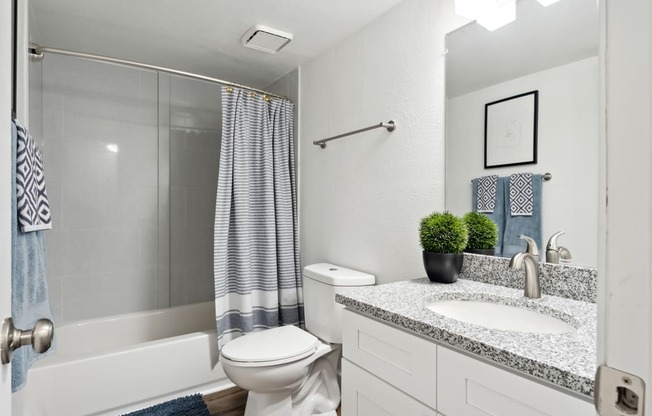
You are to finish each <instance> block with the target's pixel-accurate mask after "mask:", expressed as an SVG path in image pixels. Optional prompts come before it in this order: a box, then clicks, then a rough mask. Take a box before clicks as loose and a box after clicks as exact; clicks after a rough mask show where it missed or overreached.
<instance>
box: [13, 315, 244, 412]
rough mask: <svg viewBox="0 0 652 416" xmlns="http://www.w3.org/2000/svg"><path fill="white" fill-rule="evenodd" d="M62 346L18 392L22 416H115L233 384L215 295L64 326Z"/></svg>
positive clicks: (37, 367) (60, 335)
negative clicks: (220, 346)
mask: <svg viewBox="0 0 652 416" xmlns="http://www.w3.org/2000/svg"><path fill="white" fill-rule="evenodd" d="M55 336H56V337H57V342H58V347H57V351H56V353H55V354H53V355H52V356H51V357H48V358H46V359H43V360H42V361H39V362H37V363H36V364H35V365H34V366H33V367H32V368H31V369H30V371H29V374H28V377H27V385H26V386H25V388H24V389H23V390H21V391H19V392H17V393H15V394H14V395H13V409H14V410H13V414H14V415H21V416H62V415H66V416H90V415H93V416H105V415H106V416H108V415H111V416H115V415H118V414H121V413H125V412H130V411H133V410H136V409H140V408H143V407H147V406H150V405H152V404H155V403H160V402H162V401H166V400H170V399H173V398H176V397H179V396H183V395H187V394H192V393H202V394H204V393H209V392H214V391H218V390H222V389H226V388H229V387H232V386H233V384H232V383H231V382H230V381H229V380H228V378H227V377H226V375H225V374H224V371H223V370H222V366H221V365H220V364H219V363H218V362H217V357H218V353H217V337H216V334H215V306H214V303H213V302H206V303H200V304H195V305H188V306H180V307H175V308H170V309H162V310H156V311H148V312H138V313H131V314H126V315H118V316H112V317H107V318H99V319H90V320H86V321H81V322H76V323H73V324H69V325H65V326H63V327H61V328H57V330H56V332H55Z"/></svg>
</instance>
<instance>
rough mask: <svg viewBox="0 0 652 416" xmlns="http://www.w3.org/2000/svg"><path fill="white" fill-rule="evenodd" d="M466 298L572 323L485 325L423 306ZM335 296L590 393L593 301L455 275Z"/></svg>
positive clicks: (452, 343)
mask: <svg viewBox="0 0 652 416" xmlns="http://www.w3.org/2000/svg"><path fill="white" fill-rule="evenodd" d="M448 299H467V300H485V301H490V302H496V303H502V304H511V305H514V306H522V307H525V308H528V309H533V310H537V311H540V312H542V313H543V314H545V315H551V316H555V317H557V318H560V319H561V320H563V321H565V322H567V323H569V324H571V325H572V326H574V327H575V328H577V329H576V331H574V332H569V333H565V334H532V333H524V332H515V331H504V330H497V329H489V328H485V327H482V326H479V325H474V324H469V323H465V322H460V321H457V320H455V319H452V318H447V317H445V316H443V315H439V314H437V313H435V312H432V311H430V310H429V309H427V308H426V305H427V304H429V303H431V302H433V301H435V300H448ZM336 301H337V302H338V303H341V304H343V305H344V306H346V307H347V308H349V309H352V310H355V311H358V312H361V313H364V314H366V315H370V316H373V317H375V318H377V319H380V320H382V321H386V322H388V323H391V324H394V325H396V326H399V327H402V328H405V329H408V330H410V331H413V332H416V333H418V334H420V335H422V336H425V337H427V338H430V339H432V340H433V341H436V342H438V343H440V344H442V345H449V346H453V347H455V348H458V349H461V350H465V351H468V352H470V353H472V354H475V355H478V356H480V357H482V358H484V359H487V360H489V361H493V362H495V363H498V364H501V365H504V366H507V367H510V368H512V369H515V370H518V371H521V372H523V373H527V374H529V375H531V376H534V377H537V378H540V379H543V380H546V381H548V382H551V383H553V384H556V385H558V386H561V387H564V388H567V389H570V390H572V391H574V392H576V393H580V394H582V395H586V396H593V384H594V377H595V371H596V339H597V338H596V322H597V321H596V305H595V304H594V303H589V302H583V301H578V300H573V299H567V298H562V297H557V296H548V295H542V297H541V299H527V298H525V297H523V290H522V289H521V290H519V289H512V288H507V287H503V286H496V285H492V284H486V283H481V282H477V281H473V280H463V279H460V280H458V281H457V282H455V283H452V284H439V283H431V282H430V281H429V280H428V279H427V278H422V279H415V280H406V281H401V282H396V283H389V284H384V285H379V286H372V287H360V288H353V289H348V290H346V291H344V292H342V293H339V294H337V295H336Z"/></svg>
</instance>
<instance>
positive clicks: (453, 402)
mask: <svg viewBox="0 0 652 416" xmlns="http://www.w3.org/2000/svg"><path fill="white" fill-rule="evenodd" d="M343 317H344V326H343V331H344V332H343V357H344V358H343V360H342V416H405V415H414V416H444V415H446V416H488V415H491V416H515V415H518V416H562V415H563V416H570V415H572V416H595V411H594V409H593V404H592V403H590V402H588V401H583V400H581V399H578V398H576V397H573V396H571V395H568V394H565V393H563V392H561V391H559V390H556V389H554V388H551V387H548V386H545V385H544V384H541V383H538V382H535V381H532V380H530V379H529V378H526V377H522V376H519V375H517V374H515V373H513V372H510V371H507V370H504V369H502V368H499V367H496V366H494V365H491V364H487V363H486V362H484V361H481V360H478V359H475V358H472V357H470V356H467V355H465V354H461V353H459V352H456V351H453V350H451V349H448V348H445V347H442V346H439V345H437V344H436V343H435V342H432V341H429V340H426V339H424V338H421V337H419V336H416V335H413V334H411V333H409V332H407V331H404V330H402V329H400V328H397V327H395V326H393V325H389V324H385V323H382V322H380V321H378V320H375V319H373V318H369V317H366V316H364V315H360V314H358V313H356V312H353V311H351V310H348V309H346V310H345V311H344V316H343ZM437 411H439V412H440V413H437Z"/></svg>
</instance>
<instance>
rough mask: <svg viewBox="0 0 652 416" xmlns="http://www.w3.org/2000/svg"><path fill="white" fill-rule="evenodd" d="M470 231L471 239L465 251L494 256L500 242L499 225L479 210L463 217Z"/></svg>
mask: <svg viewBox="0 0 652 416" xmlns="http://www.w3.org/2000/svg"><path fill="white" fill-rule="evenodd" d="M462 221H464V224H465V225H466V229H467V230H468V232H469V241H468V243H467V244H466V248H465V249H464V251H466V252H467V253H474V254H484V255H486V256H493V255H494V254H495V253H496V244H497V243H498V226H497V225H496V223H495V222H494V221H493V220H492V219H491V218H489V217H488V216H486V215H485V214H482V213H479V212H468V213H466V214H465V215H464V216H463V217H462Z"/></svg>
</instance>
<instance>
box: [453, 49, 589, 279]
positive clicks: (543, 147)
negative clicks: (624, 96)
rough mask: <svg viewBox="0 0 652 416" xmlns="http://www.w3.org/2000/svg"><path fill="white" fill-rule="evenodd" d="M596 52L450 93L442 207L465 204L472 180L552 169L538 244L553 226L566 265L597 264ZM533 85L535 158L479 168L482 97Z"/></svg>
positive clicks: (461, 209)
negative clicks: (565, 251)
mask: <svg viewBox="0 0 652 416" xmlns="http://www.w3.org/2000/svg"><path fill="white" fill-rule="evenodd" d="M598 69H599V68H598V58H597V57H593V58H588V59H583V60H581V61H577V62H574V63H571V64H568V65H563V66H560V67H557V68H553V69H549V70H546V71H542V72H538V73H535V74H531V75H528V76H525V77H521V78H518V79H514V80H511V81H508V82H504V83H501V84H497V85H494V86H491V87H488V88H483V89H481V90H478V91H475V92H472V93H469V94H465V95H462V96H459V97H455V98H451V99H449V100H448V103H447V112H446V136H447V139H446V208H447V209H448V210H450V211H451V212H453V213H455V214H463V213H465V212H468V211H471V210H472V207H471V179H473V178H476V177H479V176H484V175H500V176H508V175H510V174H512V173H517V172H533V173H544V172H550V173H552V181H550V182H544V184H543V197H542V207H541V211H542V214H543V218H542V223H543V236H542V239H543V244H546V242H547V239H548V238H549V237H550V236H551V235H552V234H553V233H555V232H557V231H560V230H563V231H565V232H566V234H565V235H564V236H562V237H561V238H560V239H559V243H560V244H562V245H564V246H566V247H568V248H569V249H570V250H571V253H572V254H573V264H578V265H585V266H592V267H597V261H598V259H597V255H598V247H597V236H598V230H597V227H596V224H597V223H598V131H599V129H598V127H599V120H598V117H599V111H598V108H599V106H598V100H599V98H598V95H599V88H598V86H599V83H598V73H599V71H598ZM532 90H539V118H538V120H539V130H538V132H539V134H538V163H537V164H536V165H523V166H512V167H505V168H493V169H484V110H485V104H486V103H489V102H492V101H496V100H499V99H501V98H506V97H510V96H513V95H516V94H520V93H524V92H528V91H532Z"/></svg>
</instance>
